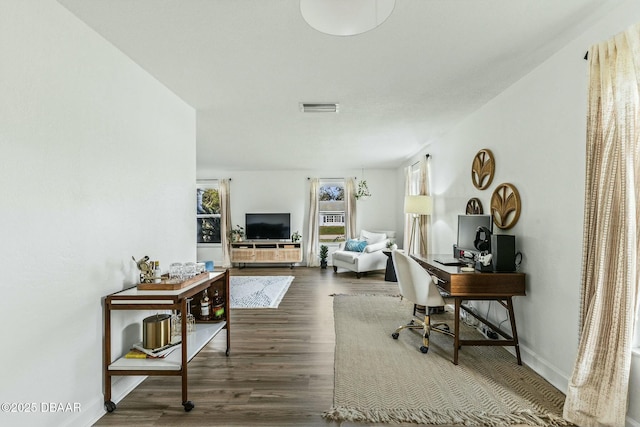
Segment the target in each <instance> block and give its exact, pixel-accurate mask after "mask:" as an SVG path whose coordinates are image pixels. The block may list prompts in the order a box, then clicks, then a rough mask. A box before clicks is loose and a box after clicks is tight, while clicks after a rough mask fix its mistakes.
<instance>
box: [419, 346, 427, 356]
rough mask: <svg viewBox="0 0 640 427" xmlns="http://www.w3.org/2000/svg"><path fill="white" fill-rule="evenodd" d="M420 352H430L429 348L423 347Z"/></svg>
mask: <svg viewBox="0 0 640 427" xmlns="http://www.w3.org/2000/svg"><path fill="white" fill-rule="evenodd" d="M420 351H421V352H422V353H424V354H426V353H427V352H428V351H429V347H425V346H423V345H421V346H420Z"/></svg>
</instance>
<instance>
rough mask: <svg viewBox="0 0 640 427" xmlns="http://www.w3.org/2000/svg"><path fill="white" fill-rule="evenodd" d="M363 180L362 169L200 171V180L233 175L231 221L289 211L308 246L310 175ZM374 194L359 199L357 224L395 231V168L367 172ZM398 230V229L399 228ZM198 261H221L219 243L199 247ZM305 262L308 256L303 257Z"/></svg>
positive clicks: (294, 229)
mask: <svg viewBox="0 0 640 427" xmlns="http://www.w3.org/2000/svg"><path fill="white" fill-rule="evenodd" d="M309 177H311V178H321V179H322V178H344V177H354V178H356V177H357V180H360V179H362V171H361V170H359V169H358V170H356V169H352V170H337V171H336V170H321V171H315V170H314V171H305V170H290V171H204V170H203V171H200V170H199V171H198V179H222V178H231V217H232V224H233V225H234V226H235V225H236V224H238V225H241V226H243V227H244V225H245V224H244V223H245V219H244V215H245V213H248V212H289V213H291V231H292V232H294V231H296V230H298V231H299V232H300V234H302V240H303V243H304V245H305V248H306V244H307V237H308V234H309V233H308V230H307V229H308V219H307V217H306V212H308V210H309V186H310V183H309V180H308V179H307V178H309ZM364 179H366V181H367V184H368V186H369V190H370V192H371V197H366V198H363V199H360V200H359V201H358V202H357V220H356V227H357V229H358V230H360V229H361V228H364V229H368V230H395V226H396V222H397V219H396V215H398V211H397V209H396V208H397V206H395V203H394V201H395V199H396V198H397V191H398V184H397V176H396V172H395V170H390V169H373V170H369V169H367V170H365V171H364ZM396 231H397V230H396ZM198 259H199V260H211V259H213V260H214V262H215V263H216V265H220V263H221V262H222V252H221V250H220V245H211V246H208V247H207V246H204V245H201V246H200V247H199V248H198ZM303 261H304V262H303V264H304V265H306V258H305V260H303Z"/></svg>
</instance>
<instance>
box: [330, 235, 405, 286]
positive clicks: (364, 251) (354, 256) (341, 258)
mask: <svg viewBox="0 0 640 427" xmlns="http://www.w3.org/2000/svg"><path fill="white" fill-rule="evenodd" d="M394 238H395V232H394V231H379V232H371V231H367V230H362V231H360V237H359V238H358V239H357V240H347V241H346V242H342V243H341V244H340V246H339V247H338V250H336V251H335V252H334V253H333V255H332V264H333V271H334V272H336V273H337V272H338V269H339V268H342V269H346V270H349V271H353V272H355V273H356V277H357V278H358V279H359V278H360V276H361V275H362V273H366V272H368V271H375V270H384V269H385V268H386V267H387V260H388V259H389V258H388V257H387V255H385V254H384V253H383V252H382V251H383V250H384V249H387V244H388V243H389V241H393V239H394Z"/></svg>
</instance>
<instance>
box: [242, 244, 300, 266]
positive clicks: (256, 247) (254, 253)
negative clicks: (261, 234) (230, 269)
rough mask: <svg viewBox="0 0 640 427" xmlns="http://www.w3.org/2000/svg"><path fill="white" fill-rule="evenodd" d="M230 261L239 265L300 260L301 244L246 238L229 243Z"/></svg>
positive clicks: (288, 262) (287, 262)
mask: <svg viewBox="0 0 640 427" xmlns="http://www.w3.org/2000/svg"><path fill="white" fill-rule="evenodd" d="M231 262H232V263H236V264H238V265H239V266H240V267H242V266H243V265H246V264H262V263H268V264H272V263H283V264H291V268H293V265H294V264H295V263H297V262H302V244H301V243H299V242H296V243H294V242H287V241H273V240H246V241H243V242H234V243H231Z"/></svg>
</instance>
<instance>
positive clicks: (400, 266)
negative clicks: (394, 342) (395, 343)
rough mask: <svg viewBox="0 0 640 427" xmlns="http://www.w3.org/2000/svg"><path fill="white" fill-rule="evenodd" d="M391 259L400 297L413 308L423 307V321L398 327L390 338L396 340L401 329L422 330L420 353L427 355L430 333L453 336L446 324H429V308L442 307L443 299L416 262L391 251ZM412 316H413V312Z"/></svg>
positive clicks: (416, 320) (414, 320)
mask: <svg viewBox="0 0 640 427" xmlns="http://www.w3.org/2000/svg"><path fill="white" fill-rule="evenodd" d="M391 258H392V260H393V266H394V268H395V270H396V277H397V278H398V287H399V288H400V295H401V296H402V297H403V298H406V299H408V300H409V301H411V302H412V303H413V304H414V306H415V304H418V305H424V306H425V314H424V320H419V319H417V318H414V319H412V320H411V321H410V322H409V323H408V324H406V325H402V326H400V327H398V329H396V330H395V332H394V333H393V334H391V337H392V338H393V339H398V337H399V336H400V331H401V330H403V329H422V346H420V351H421V352H422V353H427V352H428V351H429V335H430V334H431V331H436V332H440V333H443V334H445V335H448V336H451V337H453V336H454V335H453V333H452V332H450V330H449V325H447V324H446V323H443V322H439V323H431V316H430V315H429V307H439V306H444V305H445V301H444V298H442V295H440V291H439V290H438V287H437V286H436V285H435V283H434V282H433V280H432V279H431V276H430V275H429V273H428V272H427V271H426V270H425V269H424V268H422V266H421V265H420V264H418V262H417V261H416V260H414V259H413V258H411V257H409V256H408V255H406V254H404V253H402V252H399V251H393V252H392V253H391ZM413 315H414V316H415V310H414V312H413Z"/></svg>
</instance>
